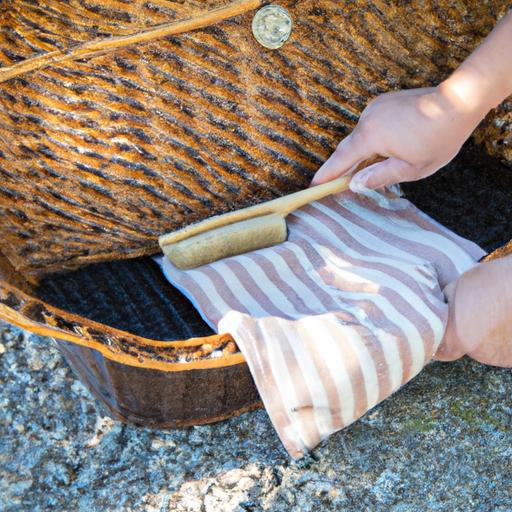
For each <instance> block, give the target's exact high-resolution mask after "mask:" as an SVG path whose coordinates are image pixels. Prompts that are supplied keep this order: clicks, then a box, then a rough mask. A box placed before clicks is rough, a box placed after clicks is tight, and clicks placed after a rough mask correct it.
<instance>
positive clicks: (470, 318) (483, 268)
mask: <svg viewBox="0 0 512 512" xmlns="http://www.w3.org/2000/svg"><path fill="white" fill-rule="evenodd" d="M444 293H445V296H446V298H447V301H448V304H449V317H448V324H447V327H446V332H445V335H444V338H443V340H442V342H441V345H440V346H439V349H438V351H437V352H436V354H435V355H434V359H437V360H439V361H453V360H455V359H458V358H460V357H462V356H464V355H466V354H467V355H469V356H470V357H471V358H473V359H475V360H476V361H479V362H481V363H484V364H490V365H494V366H502V367H508V368H512V316H511V315H510V305H511V303H512V256H507V257H504V258H501V259H499V260H495V261H490V262H487V263H482V264H481V265H478V266H477V267H474V268H473V269H471V270H469V271H468V272H466V273H465V274H463V275H462V276H461V277H460V278H459V280H458V281H456V282H454V283H451V284H449V285H448V286H447V287H446V288H445V290H444Z"/></svg>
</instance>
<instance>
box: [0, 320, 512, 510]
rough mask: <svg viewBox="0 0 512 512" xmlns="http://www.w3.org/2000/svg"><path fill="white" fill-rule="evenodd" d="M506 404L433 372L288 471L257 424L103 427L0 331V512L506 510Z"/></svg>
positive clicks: (505, 391)
mask: <svg viewBox="0 0 512 512" xmlns="http://www.w3.org/2000/svg"><path fill="white" fill-rule="evenodd" d="M511 397H512V371H510V370H500V369H496V368H490V367H485V366H482V365H479V364H476V363H474V362H472V361H470V360H462V361H459V362H457V363H451V364H441V363H434V364H431V365H430V366H429V367H428V368H427V369H425V370H424V371H423V373H422V374H421V375H420V376H419V377H417V378H416V379H415V380H414V381H413V382H411V383H409V384H408V385H407V386H405V388H403V389H402V390H401V391H400V392H398V393H397V394H395V395H394V396H393V397H391V398H390V399H388V400H386V401H385V402H384V403H383V404H381V405H380V406H379V407H377V408H375V409H373V410H372V411H370V412H369V413H368V414H367V415H366V416H365V417H364V418H362V419H361V420H360V421H358V422H356V424H354V425H353V426H351V427H350V428H348V429H346V430H344V431H343V432H339V433H337V434H335V435H333V436H332V437H331V438H330V439H328V440H327V441H326V442H325V443H324V444H322V445H321V446H320V447H319V448H318V449H317V450H315V452H314V453H313V454H312V455H311V456H308V457H306V458H304V459H302V460H301V461H299V462H293V461H291V460H290V459H289V458H288V456H287V454H286V452H285V451H284V449H283V448H282V446H281V445H280V442H279V440H278V439H277V437H276V435H275V433H274V431H273V428H272V425H271V424H270V422H269V420H268V418H267V415H266V413H265V412H264V411H257V412H253V413H248V414H244V415H242V416H240V417H237V418H233V419H231V420H229V421H225V422H222V423H219V424H216V425H210V426H202V427H194V428H190V429H186V430H173V431H152V430H149V429H143V428H136V427H131V426H127V425H124V424H122V423H120V422H117V421H113V420H111V419H110V418H108V417H106V416H105V415H104V414H103V413H102V411H101V410H100V409H99V407H98V406H97V404H96V403H95V402H94V400H93V399H92V398H91V396H90V395H89V393H88V391H87V390H86V389H85V388H84V387H83V386H82V384H81V383H80V381H78V380H77V379H76V378H75V376H74V375H73V373H72V372H71V371H70V370H69V368H68V367H67V365H66V364H65V362H64V361H63V360H62V358H61V356H60V354H59V352H58V351H57V350H56V348H55V346H54V344H53V342H52V341H51V340H48V339H46V338H38V337H36V336H32V335H29V334H26V333H24V332H23V331H20V330H18V329H14V328H11V327H8V326H7V325H6V324H2V323H0V404H1V409H0V420H1V421H0V429H1V432H0V435H1V437H0V502H1V503H0V509H1V510H6V511H18V510H20V511H31V512H32V511H34V512H35V511H38V510H58V511H61V510H62V511H69V512H71V511H75V510H76V511H87V512H93V511H101V512H103V511H125V510H136V511H140V510H142V511H174V510H176V511H205V512H210V511H222V512H227V511H259V510H270V511H287V512H288V511H301V512H302V511H315V512H316V511H328V510H336V511H357V512H360V511H366V510H370V511H391V512H406V511H427V510H435V511H450V512H455V511H464V512H468V511H479V512H484V511H485V512H486V511H493V512H495V511H496V512H497V511H500V512H505V511H512V428H511V426H512V425H511V424H512V421H511V418H512V398H511Z"/></svg>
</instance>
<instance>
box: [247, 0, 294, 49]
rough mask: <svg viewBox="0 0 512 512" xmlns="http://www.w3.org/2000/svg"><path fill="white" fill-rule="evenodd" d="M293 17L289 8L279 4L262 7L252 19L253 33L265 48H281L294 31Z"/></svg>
mask: <svg viewBox="0 0 512 512" xmlns="http://www.w3.org/2000/svg"><path fill="white" fill-rule="evenodd" d="M292 26H293V23H292V17H291V16H290V13H289V12H288V10H287V9H285V8H284V7H281V6H280V5H277V4H270V5H266V6H265V7H262V8H261V9H260V10H259V11H258V12H257V13H256V14H255V15H254V18H253V20H252V33H253V34H254V37H255V38H256V40H257V41H258V43H260V44H261V45H262V46H264V47H265V48H269V49H270V50H276V49H277V48H281V46H283V44H284V43H285V42H286V41H287V40H288V38H289V37H290V34H291V32H292Z"/></svg>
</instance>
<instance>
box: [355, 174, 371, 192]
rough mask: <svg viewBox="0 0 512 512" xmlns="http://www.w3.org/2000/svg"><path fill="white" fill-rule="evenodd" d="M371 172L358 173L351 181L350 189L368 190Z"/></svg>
mask: <svg viewBox="0 0 512 512" xmlns="http://www.w3.org/2000/svg"><path fill="white" fill-rule="evenodd" d="M370 174H371V173H370V172H367V171H361V172H358V173H357V174H356V175H355V176H354V177H353V178H352V180H351V181H350V188H352V189H356V190H361V189H363V188H366V184H367V183H368V178H369V177H370Z"/></svg>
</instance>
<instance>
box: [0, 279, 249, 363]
mask: <svg viewBox="0 0 512 512" xmlns="http://www.w3.org/2000/svg"><path fill="white" fill-rule="evenodd" d="M0 319H2V320H5V321H7V322H8V323H10V324H13V325H16V326H17V327H20V328H22V329H24V330H26V331H29V332H31V333H34V334H37V335H39V336H48V337H51V338H54V339H57V340H61V341H65V342H68V343H74V344H76V345H80V346H83V347H87V348H92V349H94V350H96V351H98V352H99V353H101V355H102V356H103V357H105V358H107V359H109V360H111V361H114V362H117V363H120V364H123V365H128V366H135V367H139V368H144V369H153V370H160V371H165V372H180V371H190V370H206V369H215V368H222V367H226V366H231V365H236V364H247V363H246V360H245V357H244V355H243V354H242V353H241V352H240V351H239V350H238V351H237V348H238V347H237V346H236V343H235V341H234V339H233V337H232V336H231V334H229V333H223V334H213V335H211V336H204V337H197V338H189V339H185V340H172V341H162V340H154V339H150V338H144V337H142V336H138V335H135V334H131V333H129V332H127V331H123V330H121V329H116V328H114V327H110V326H108V325H106V324H102V323H100V322H95V321H93V320H89V319H88V318H85V317H83V316H80V315H76V314H74V313H70V312H68V311H66V310H63V309H60V308H57V307H54V306H51V305H49V304H47V303H46V302H44V301H41V300H39V299H37V298H35V297H33V296H32V295H30V294H28V293H26V292H24V291H22V290H20V289H19V288H17V287H16V286H13V285H10V284H8V283H7V282H6V281H3V280H0ZM218 350H221V351H222V355H221V356H220V357H215V356H213V357H212V355H211V354H212V353H213V352H215V351H218Z"/></svg>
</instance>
